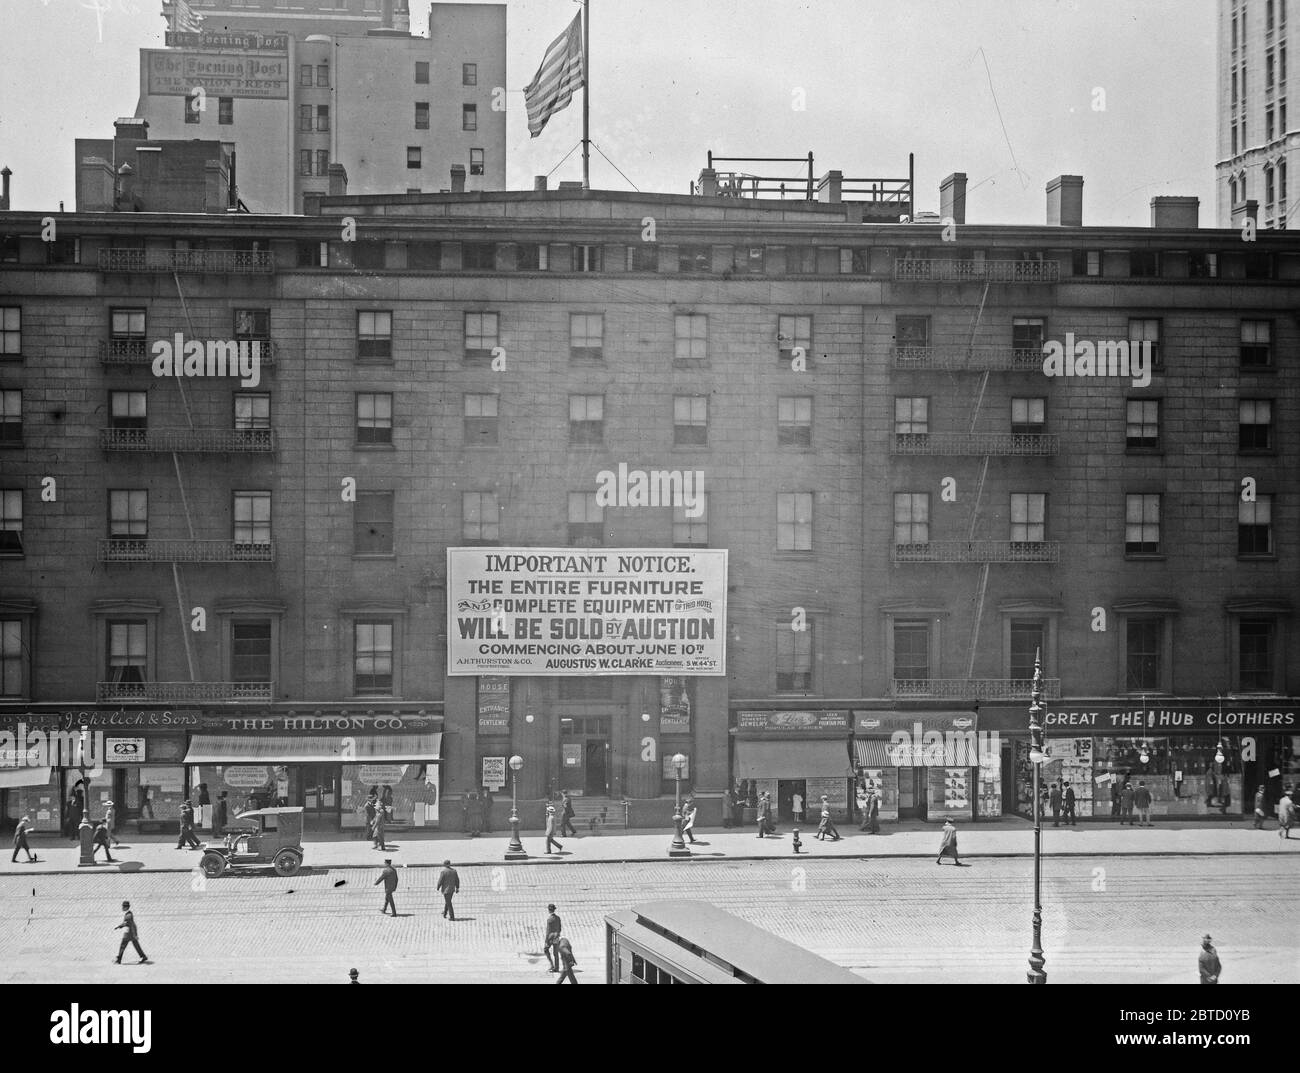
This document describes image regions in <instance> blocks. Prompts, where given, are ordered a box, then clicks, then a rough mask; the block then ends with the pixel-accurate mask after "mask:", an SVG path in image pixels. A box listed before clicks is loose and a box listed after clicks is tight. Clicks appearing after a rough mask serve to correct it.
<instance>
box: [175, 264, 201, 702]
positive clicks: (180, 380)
mask: <svg viewBox="0 0 1300 1073" xmlns="http://www.w3.org/2000/svg"><path fill="white" fill-rule="evenodd" d="M172 278H173V279H174V280H175V281H176V294H177V295H178V296H179V297H180V300H181V310H182V311H183V312H184V313H185V324H186V326H187V327H188V328H189V332H190V338H191V339H193V338H194V321H193V320H192V319H191V318H190V308H189V306H188V305H187V304H186V302H185V292H184V291H183V290H182V289H181V277H180V274H179V273H176V272H173V273H172ZM172 359H173V361H174V362H175V363H179V362H180V360H181V355H180V354H173V355H172ZM174 379H175V381H176V388H177V390H178V391H179V392H180V393H181V406H182V407H183V408H184V410H185V421H186V424H188V425H189V427H190V430H191V431H193V429H194V415H193V413H191V412H190V402H189V399H188V397H187V396H186V394H185V378H184V377H183V376H177V377H174ZM172 468H173V469H174V470H175V471H176V487H177V489H178V490H179V491H180V496H181V509H182V510H183V511H184V512H185V528H186V530H187V531H188V532H189V534H190V539H191V540H194V539H195V536H194V519H193V518H192V517H191V516H190V501H189V497H188V496H187V495H186V494H185V478H184V476H183V475H182V474H181V456H180V455H179V454H178V453H177V452H176V451H173V452H172ZM172 581H173V583H174V584H175V586H176V607H177V610H178V611H179V612H180V620H179V622H180V629H181V640H182V642H183V643H184V645H185V664H186V666H187V667H188V668H189V672H190V681H191V682H197V681H198V676H197V675H196V674H195V671H194V647H193V643H192V642H191V640H190V616H189V611H188V610H187V609H186V607H185V602H186V601H185V590H184V587H183V586H182V584H181V568H180V564H179V563H175V562H173V563H172Z"/></svg>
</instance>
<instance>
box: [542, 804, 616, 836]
mask: <svg viewBox="0 0 1300 1073" xmlns="http://www.w3.org/2000/svg"><path fill="white" fill-rule="evenodd" d="M571 800H572V801H573V811H574V817H573V826H574V827H575V828H576V829H577V831H578V834H580V835H587V834H600V833H601V832H602V831H620V832H621V831H625V830H627V823H626V815H627V814H626V813H625V812H624V811H623V802H622V801H619V800H616V799H615V798H612V797H574V798H572V799H571ZM555 807H556V809H557V811H558V810H559V809H560V808H562V807H563V801H562V800H561V801H557V802H556V803H555Z"/></svg>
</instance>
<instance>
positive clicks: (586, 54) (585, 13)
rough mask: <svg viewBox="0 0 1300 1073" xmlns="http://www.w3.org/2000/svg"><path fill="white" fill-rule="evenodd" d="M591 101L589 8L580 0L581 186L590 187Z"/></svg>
mask: <svg viewBox="0 0 1300 1073" xmlns="http://www.w3.org/2000/svg"><path fill="white" fill-rule="evenodd" d="M590 101H591V8H590V6H589V3H588V0H582V188H583V189H584V190H590V189H591V176H590V171H589V161H590V156H591V138H590V136H589V134H588V130H587V125H588V118H589V113H588V107H587V106H588V104H589V102H590Z"/></svg>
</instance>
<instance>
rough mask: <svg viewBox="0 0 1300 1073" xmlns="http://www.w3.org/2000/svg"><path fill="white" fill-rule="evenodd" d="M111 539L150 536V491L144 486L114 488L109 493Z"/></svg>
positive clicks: (109, 531)
mask: <svg viewBox="0 0 1300 1073" xmlns="http://www.w3.org/2000/svg"><path fill="white" fill-rule="evenodd" d="M108 536H109V539H110V540H145V539H147V538H148V536H149V492H148V491H147V490H146V489H144V488H113V489H110V490H109V493H108Z"/></svg>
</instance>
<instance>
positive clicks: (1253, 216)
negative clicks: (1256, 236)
mask: <svg viewBox="0 0 1300 1073" xmlns="http://www.w3.org/2000/svg"><path fill="white" fill-rule="evenodd" d="M1247 220H1250V221H1251V222H1252V223H1254V224H1258V223H1259V202H1258V201H1256V200H1255V199H1254V198H1253V197H1252V198H1250V199H1248V200H1246V201H1238V202H1237V203H1236V204H1235V205H1233V206H1232V226H1233V227H1235V228H1240V227H1241V226H1242V225H1243V224H1244V223H1245V222H1246V221H1247Z"/></svg>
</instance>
